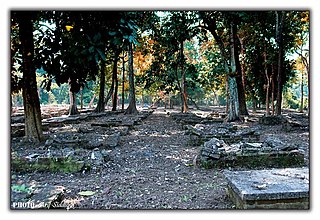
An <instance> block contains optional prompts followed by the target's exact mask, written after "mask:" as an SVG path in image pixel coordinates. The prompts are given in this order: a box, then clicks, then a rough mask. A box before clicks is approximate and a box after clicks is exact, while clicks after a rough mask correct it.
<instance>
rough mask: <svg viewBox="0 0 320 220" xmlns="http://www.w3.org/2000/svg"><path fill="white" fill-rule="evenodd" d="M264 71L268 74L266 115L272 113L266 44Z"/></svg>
mask: <svg viewBox="0 0 320 220" xmlns="http://www.w3.org/2000/svg"><path fill="white" fill-rule="evenodd" d="M264 73H265V76H266V81H267V85H266V115H270V108H269V103H270V101H269V91H270V77H269V75H268V65H267V49H266V45H264Z"/></svg>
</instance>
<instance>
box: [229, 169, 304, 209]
mask: <svg viewBox="0 0 320 220" xmlns="http://www.w3.org/2000/svg"><path fill="white" fill-rule="evenodd" d="M224 176H225V178H226V180H227V182H228V189H227V193H228V195H229V196H230V198H231V200H233V202H234V203H235V205H236V208H238V209H309V169H308V168H306V167H304V168H286V169H271V170H251V171H229V170H225V171H224ZM259 186H263V187H259Z"/></svg>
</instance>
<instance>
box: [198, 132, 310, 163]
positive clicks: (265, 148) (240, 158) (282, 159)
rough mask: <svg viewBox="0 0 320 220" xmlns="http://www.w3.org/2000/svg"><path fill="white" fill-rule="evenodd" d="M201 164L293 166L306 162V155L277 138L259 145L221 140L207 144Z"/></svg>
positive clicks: (201, 153)
mask: <svg viewBox="0 0 320 220" xmlns="http://www.w3.org/2000/svg"><path fill="white" fill-rule="evenodd" d="M198 162H199V163H200V164H201V165H202V166H204V167H206V168H212V167H221V168H225V167H229V166H237V167H248V168H256V167H291V166H298V165H302V164H303V163H304V155H303V153H302V152H300V151H299V149H298V147H297V146H291V145H288V144H286V143H284V142H282V141H281V140H280V139H279V138H277V137H268V138H266V140H265V141H264V142H262V143H261V142H259V143H250V142H246V143H242V142H239V143H235V144H231V145H229V144H226V143H225V142H224V141H223V140H220V139H218V138H211V139H210V140H209V141H206V142H205V143H204V144H203V146H202V148H201V150H200V155H199V160H198Z"/></svg>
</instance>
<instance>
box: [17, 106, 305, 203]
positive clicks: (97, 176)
mask: <svg viewBox="0 0 320 220" xmlns="http://www.w3.org/2000/svg"><path fill="white" fill-rule="evenodd" d="M174 111H178V109H176V110H174ZM210 111H212V110H210ZM210 111H208V110H207V111H202V113H203V114H204V113H206V114H207V113H209V112H210ZM217 111H222V109H217ZM194 112H197V111H195V110H194ZM198 113H199V111H198ZM261 114H262V113H261ZM261 114H260V115H261ZM287 114H289V115H290V114H293V113H292V112H287ZM251 115H252V116H250V118H251V119H256V118H257V117H258V116H260V115H259V113H258V114H255V115H253V114H251ZM294 115H298V116H297V117H298V118H299V120H307V118H306V117H303V116H301V117H300V116H299V114H298V113H297V114H294ZM122 116H123V114H122V113H121V114H117V117H122ZM107 117H115V116H114V115H111V116H110V115H106V116H102V117H99V118H98V119H92V120H86V121H83V122H81V123H75V124H65V125H63V126H62V127H59V128H58V129H57V128H54V129H53V128H49V131H47V132H46V135H47V136H52V135H59V134H60V133H64V134H69V135H77V132H78V131H79V127H86V126H87V127H90V123H92V122H93V121H103V120H104V119H105V118H107ZM126 117H129V116H126ZM239 123H240V124H242V125H243V126H258V127H259V129H260V130H261V133H262V135H261V139H262V140H263V139H264V138H265V137H267V136H268V135H271V134H272V135H278V136H279V137H280V138H281V140H283V141H286V142H292V143H295V144H298V145H299V148H300V149H301V150H303V151H304V152H305V161H306V165H308V164H309V132H308V131H303V132H302V131H292V132H284V131H282V129H281V126H280V125H276V126H262V125H258V123H257V122H256V121H255V120H251V121H250V122H243V123H241V122H239ZM99 132H100V133H101V132H102V133H103V132H104V131H103V130H100V131H99ZM105 132H107V131H105ZM84 136H86V134H84ZM88 138H89V136H88ZM89 141H90V140H89ZM11 150H12V152H14V153H15V154H21V155H26V154H32V153H39V152H40V153H41V152H43V151H46V150H47V149H46V147H45V144H44V143H40V144H38V145H33V144H30V143H28V142H27V141H25V140H24V139H23V138H21V137H15V138H12V141H11ZM53 150H54V149H53ZM56 150H58V149H56ZM199 150H200V146H192V145H190V144H189V135H187V134H185V130H184V129H183V126H182V125H181V124H179V123H177V122H175V121H174V120H173V119H172V118H171V117H170V115H169V113H168V110H165V109H163V108H158V109H156V110H155V111H154V112H153V113H152V114H151V115H149V116H148V117H147V118H146V119H144V120H142V121H141V123H138V124H136V125H134V126H133V127H131V128H130V129H129V130H128V133H126V134H124V135H121V136H120V139H119V143H118V144H117V146H116V147H113V148H108V149H107V152H108V155H109V158H110V159H109V160H108V161H107V162H106V163H104V164H103V165H102V166H100V167H99V168H98V169H91V170H90V171H87V172H78V173H72V174H70V173H61V172H60V173H53V172H27V173H26V172H24V173H22V172H13V171H12V172H11V177H12V178H11V184H12V185H21V184H25V185H26V186H35V187H36V186H39V185H41V186H43V185H52V186H63V187H64V188H65V194H64V195H65V197H64V206H63V207H61V208H68V209H69V208H70V209H234V208H235V206H234V204H233V203H232V202H231V201H230V200H229V198H228V196H227V195H226V181H225V179H224V178H223V175H222V170H216V169H204V168H202V167H199V166H197V165H196V164H195V162H194V161H195V158H196V156H197V155H198V154H199ZM81 191H92V192H95V194H94V195H91V196H81V195H79V194H78V193H79V192H81Z"/></svg>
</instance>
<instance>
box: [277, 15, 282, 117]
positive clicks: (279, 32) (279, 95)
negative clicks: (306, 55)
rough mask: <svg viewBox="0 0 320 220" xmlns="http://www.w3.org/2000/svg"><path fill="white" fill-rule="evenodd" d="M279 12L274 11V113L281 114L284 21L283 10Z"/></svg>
mask: <svg viewBox="0 0 320 220" xmlns="http://www.w3.org/2000/svg"><path fill="white" fill-rule="evenodd" d="M280 13H281V14H280V15H279V12H278V11H276V18H277V19H276V20H277V25H276V29H277V31H276V33H277V37H276V39H277V44H278V73H277V80H278V84H277V105H276V115H281V105H282V104H281V103H282V88H283V85H282V78H283V76H282V75H283V68H282V65H283V42H282V30H283V25H284V24H283V23H284V12H283V11H281V12H280Z"/></svg>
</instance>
